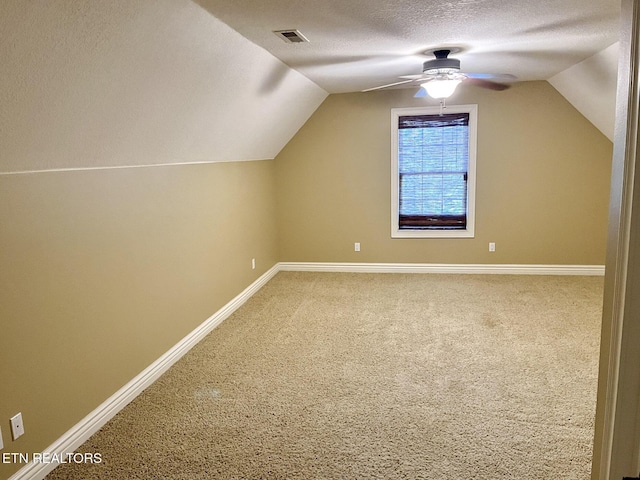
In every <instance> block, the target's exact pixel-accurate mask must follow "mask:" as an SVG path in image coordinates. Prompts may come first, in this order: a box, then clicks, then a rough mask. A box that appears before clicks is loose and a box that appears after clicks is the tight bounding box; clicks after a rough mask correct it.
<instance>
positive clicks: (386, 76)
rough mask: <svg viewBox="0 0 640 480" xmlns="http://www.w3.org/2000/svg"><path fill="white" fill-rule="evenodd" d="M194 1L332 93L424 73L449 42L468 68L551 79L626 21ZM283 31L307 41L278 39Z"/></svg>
mask: <svg viewBox="0 0 640 480" xmlns="http://www.w3.org/2000/svg"><path fill="white" fill-rule="evenodd" d="M196 1H197V2H198V3H199V4H200V5H202V6H203V7H204V8H206V9H207V10H208V11H210V12H211V13H212V14H213V15H215V16H216V17H217V18H220V19H221V20H222V21H224V22H225V23H226V24H228V25H229V26H231V27H232V28H234V29H235V30H236V31H238V32H239V33H241V34H242V35H243V36H245V37H246V38H248V39H249V40H251V41H252V42H254V43H256V44H257V45H260V46H261V47H263V48H264V49H266V50H268V51H269V52H271V53H272V54H273V55H275V56H276V57H278V58H280V59H281V60H282V61H283V62H284V63H286V64H287V65H289V66H290V67H292V68H294V69H296V70H297V71H299V72H300V73H302V74H303V75H305V76H306V77H308V78H309V79H311V80H312V81H313V82H315V83H316V84H317V85H319V86H321V87H322V88H323V89H325V90H326V91H327V92H329V93H344V92H357V91H362V90H366V89H370V88H373V87H376V86H380V85H385V84H390V83H393V82H397V81H398V77H400V76H403V75H415V74H421V73H422V64H423V63H424V62H425V61H426V60H428V59H429V58H432V57H430V56H429V55H425V54H424V52H425V51H433V50H435V49H437V48H439V47H443V46H447V47H457V48H458V49H459V50H460V51H459V52H458V53H457V54H456V56H455V57H456V58H458V59H459V60H460V61H461V62H462V64H463V65H464V70H465V71H467V72H486V73H494V74H498V73H500V74H510V75H513V76H515V77H517V79H518V80H519V81H528V80H547V79H549V78H550V77H552V76H553V75H555V74H557V73H559V72H561V71H564V70H566V69H567V68H569V67H571V66H573V65H575V64H576V63H579V62H581V61H582V60H584V59H585V58H588V57H590V56H592V55H594V54H595V53H597V52H599V51H601V50H603V49H605V48H606V47H608V46H609V45H611V44H612V43H614V42H616V41H617V40H618V33H619V31H618V28H619V27H618V25H619V15H620V4H619V2H618V1H617V0H540V1H537V2H529V1H526V0H514V1H506V0H489V1H477V0H472V1H467V2H440V1H436V0H423V1H417V0H397V1H395V2H388V1H386V0H349V1H344V0H325V1H323V2H315V1H313V0H299V1H297V2H288V1H286V0H276V1H273V2H268V4H267V3H265V2H261V1H259V0H196ZM285 28H291V29H297V30H298V31H300V32H302V33H303V34H304V36H305V37H306V38H308V40H309V43H300V44H295V45H289V44H285V42H283V41H282V40H280V39H278V38H277V37H276V36H275V35H273V33H272V32H273V31H274V30H282V29H285ZM400 87H402V86H400Z"/></svg>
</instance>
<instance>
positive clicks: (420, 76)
mask: <svg viewBox="0 0 640 480" xmlns="http://www.w3.org/2000/svg"><path fill="white" fill-rule="evenodd" d="M398 78H408V79H410V80H426V79H428V78H433V75H425V74H424V73H421V74H419V75H400V76H399V77H398Z"/></svg>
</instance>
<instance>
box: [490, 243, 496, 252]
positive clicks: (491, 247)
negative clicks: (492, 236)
mask: <svg viewBox="0 0 640 480" xmlns="http://www.w3.org/2000/svg"><path fill="white" fill-rule="evenodd" d="M489 251H490V252H495V251H496V244H495V243H493V242H489Z"/></svg>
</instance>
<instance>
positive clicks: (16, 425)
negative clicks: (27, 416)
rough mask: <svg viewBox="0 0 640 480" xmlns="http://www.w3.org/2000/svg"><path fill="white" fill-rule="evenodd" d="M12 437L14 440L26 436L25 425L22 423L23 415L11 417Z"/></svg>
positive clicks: (18, 414) (17, 414)
mask: <svg viewBox="0 0 640 480" xmlns="http://www.w3.org/2000/svg"><path fill="white" fill-rule="evenodd" d="M11 435H12V436H13V439H14V440H17V439H18V438H19V437H21V436H22V435H24V425H23V423H22V413H16V414H15V415H14V416H13V417H11Z"/></svg>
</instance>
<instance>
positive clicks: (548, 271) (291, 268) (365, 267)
mask: <svg viewBox="0 0 640 480" xmlns="http://www.w3.org/2000/svg"><path fill="white" fill-rule="evenodd" d="M278 267H279V270H280V271H287V272H362V273H455V274H499V275H589V276H602V275H604V266H603V265H490V264H444V263H321V262H280V263H279V264H278Z"/></svg>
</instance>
